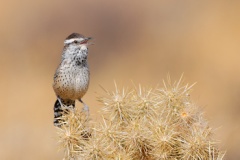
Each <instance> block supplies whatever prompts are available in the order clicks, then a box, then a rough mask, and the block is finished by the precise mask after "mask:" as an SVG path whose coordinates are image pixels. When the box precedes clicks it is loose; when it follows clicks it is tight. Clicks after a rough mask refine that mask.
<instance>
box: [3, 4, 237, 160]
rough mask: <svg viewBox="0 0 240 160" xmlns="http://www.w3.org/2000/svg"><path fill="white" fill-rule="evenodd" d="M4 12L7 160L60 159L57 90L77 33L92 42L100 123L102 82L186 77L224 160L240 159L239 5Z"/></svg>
mask: <svg viewBox="0 0 240 160" xmlns="http://www.w3.org/2000/svg"><path fill="white" fill-rule="evenodd" d="M0 13H1V14H0V24H1V25H0V67H1V79H0V82H1V83H0V88H1V92H0V97H1V101H0V159H1V160H33V159H34V160H48V159H49V160H53V159H56V160H57V159H62V152H58V151H57V150H58V148H57V144H56V143H57V142H56V139H55V138H56V133H55V131H56V130H55V128H54V127H53V124H52V122H53V104H54V102H55V100H56V98H55V95H54V92H53V90H52V86H51V85H52V81H53V74H54V72H55V69H56V67H57V65H58V64H59V62H60V59H61V52H62V48H63V40H64V39H65V38H66V37H67V36H68V35H69V34H71V33H72V32H79V33H81V34H83V35H85V36H92V37H94V42H95V45H93V46H90V47H89V48H90V50H89V65H90V67H91V82H90V88H89V91H88V93H87V94H86V95H85V97H84V98H83V99H84V101H85V102H86V103H87V104H88V105H89V106H90V111H91V114H92V116H93V119H94V118H95V117H97V114H98V111H99V110H100V104H99V103H98V102H97V100H96V96H98V94H96V93H102V90H101V88H100V87H99V84H101V85H102V86H104V87H105V88H106V89H109V90H111V89H113V88H114V85H113V81H114V80H116V81H117V82H118V84H120V86H131V80H133V81H134V82H135V83H141V84H142V85H144V86H155V85H157V84H160V86H162V79H164V78H166V76H167V74H168V73H170V75H171V77H172V79H174V80H177V79H179V77H180V76H181V74H182V73H183V72H184V77H185V82H186V83H194V82H197V85H196V86H195V87H194V91H193V93H192V98H193V101H195V102H196V103H197V104H198V105H199V106H201V107H203V108H204V111H205V114H206V117H207V118H208V119H209V121H210V124H211V126H212V127H215V128H219V129H217V130H216V134H217V135H216V137H217V138H218V139H220V140H221V141H222V145H223V149H227V156H226V159H230V160H236V159H240V152H239V145H240V136H239V135H240V116H239V114H240V63H239V61H240V45H239V42H240V19H239V17H240V1H237V0H229V1H223V0H218V1H207V0H206V1H205V0H201V1H191V0H186V1H177V0H168V1H161V0H150V1H139V0H135V1H134V0H132V1H128V0H122V1H112V0H96V1H94V0H85V1H81V0H68V1H59V0H58V1H57V0H53V1H49V0H35V1H31V0H22V1H14V0H10V1H5V2H4V1H1V2H0ZM77 106H78V107H82V106H81V104H80V103H77Z"/></svg>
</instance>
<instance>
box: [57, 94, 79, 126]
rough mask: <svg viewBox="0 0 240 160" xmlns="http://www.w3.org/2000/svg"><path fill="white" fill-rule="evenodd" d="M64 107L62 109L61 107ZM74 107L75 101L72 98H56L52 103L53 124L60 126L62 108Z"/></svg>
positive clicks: (66, 109)
mask: <svg viewBox="0 0 240 160" xmlns="http://www.w3.org/2000/svg"><path fill="white" fill-rule="evenodd" d="M63 107H64V109H63ZM74 107H75V101H73V100H62V99H60V98H58V99H57V100H56V102H55V104H54V121H53V124H54V126H57V127H60V126H61V123H62V120H61V116H62V115H63V112H64V111H63V110H65V111H68V109H73V108H74Z"/></svg>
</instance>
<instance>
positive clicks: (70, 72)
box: [53, 33, 91, 126]
mask: <svg viewBox="0 0 240 160" xmlns="http://www.w3.org/2000/svg"><path fill="white" fill-rule="evenodd" d="M90 39H91V38H89V37H87V38H86V37H84V36H82V35H81V34H78V33H72V34H71V35H69V36H68V37H67V38H66V39H65V41H64V48H63V52H62V61H61V63H60V65H59V66H58V68H57V70H56V72H55V75H54V82H53V89H54V91H55V93H56V96H57V100H56V102H55V105H54V125H55V126H59V125H60V124H59V123H60V120H59V118H60V117H61V116H62V113H63V108H66V109H70V108H74V107H75V100H79V101H80V102H81V103H82V104H83V105H84V108H83V110H85V111H86V112H87V114H88V112H89V108H88V106H87V105H86V104H85V103H84V102H83V101H82V99H81V98H82V97H83V96H84V94H85V93H86V92H87V89H88V85H89V78H90V76H89V68H88V64H87V56H88V48H87V46H88V45H89V44H90V43H89V42H88V41H89V40H90Z"/></svg>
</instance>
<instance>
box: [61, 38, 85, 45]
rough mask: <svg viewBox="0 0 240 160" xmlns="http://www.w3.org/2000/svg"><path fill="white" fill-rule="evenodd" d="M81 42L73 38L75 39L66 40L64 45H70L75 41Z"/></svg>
mask: <svg viewBox="0 0 240 160" xmlns="http://www.w3.org/2000/svg"><path fill="white" fill-rule="evenodd" d="M75 40H76V41H79V40H81V39H80V38H73V39H67V40H65V41H64V44H69V43H72V42H73V41H75Z"/></svg>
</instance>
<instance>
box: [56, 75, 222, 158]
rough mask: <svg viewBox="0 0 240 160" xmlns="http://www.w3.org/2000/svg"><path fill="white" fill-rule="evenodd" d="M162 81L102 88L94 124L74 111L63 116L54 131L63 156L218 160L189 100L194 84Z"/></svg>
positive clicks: (210, 135) (210, 136) (211, 138)
mask: <svg viewBox="0 0 240 160" xmlns="http://www.w3.org/2000/svg"><path fill="white" fill-rule="evenodd" d="M163 84H164V88H158V87H157V88H155V89H152V88H144V87H141V86H140V85H139V87H136V86H134V87H133V89H130V90H125V89H122V90H119V89H118V88H117V85H116V90H115V91H114V92H109V91H107V90H105V91H106V95H105V96H102V97H100V98H99V101H100V102H101V103H102V105H103V108H102V114H103V120H102V122H98V123H94V124H92V123H91V122H90V121H89V120H88V119H87V118H86V116H85V114H84V113H82V112H80V111H78V110H74V111H70V113H69V114H65V116H63V117H62V118H63V120H62V121H63V122H64V124H62V127H61V128H59V129H58V135H59V143H60V146H61V147H62V148H63V149H64V151H65V159H81V160H106V159H110V160H131V159H132V160H135V159H139V160H158V159H162V160H179V159H182V160H222V159H223V157H224V153H223V152H221V151H220V150H219V149H218V146H217V145H218V143H217V141H216V140H215V139H214V134H213V131H212V128H211V127H210V126H209V125H208V122H207V121H206V120H205V119H204V117H203V114H202V112H201V110H200V109H199V108H198V107H197V106H196V105H195V104H194V103H193V102H191V100H190V91H191V88H192V86H193V85H191V86H189V85H182V80H181V79H180V80H179V81H178V82H175V83H171V81H170V78H169V79H168V81H167V82H164V83H163Z"/></svg>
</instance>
